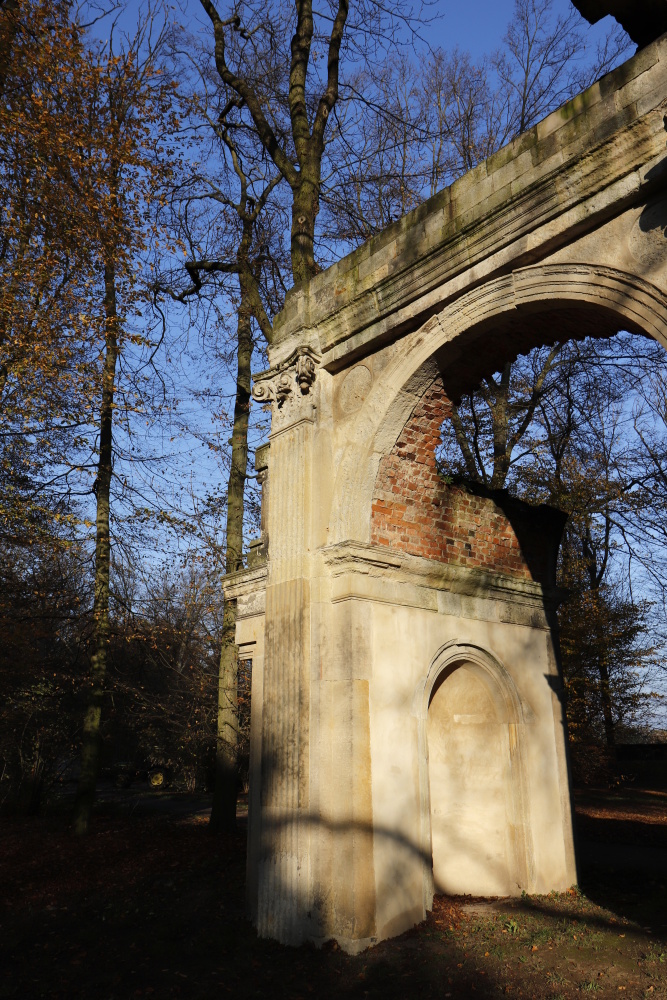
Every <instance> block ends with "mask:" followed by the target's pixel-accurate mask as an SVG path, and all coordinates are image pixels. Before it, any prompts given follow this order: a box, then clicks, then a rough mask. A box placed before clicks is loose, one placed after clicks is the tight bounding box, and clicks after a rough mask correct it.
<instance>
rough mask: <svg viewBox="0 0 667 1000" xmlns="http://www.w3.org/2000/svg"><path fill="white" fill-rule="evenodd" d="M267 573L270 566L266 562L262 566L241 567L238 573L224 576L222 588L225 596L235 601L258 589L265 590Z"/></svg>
mask: <svg viewBox="0 0 667 1000" xmlns="http://www.w3.org/2000/svg"><path fill="white" fill-rule="evenodd" d="M267 573H268V568H267V565H266V563H264V564H263V565H262V566H253V567H251V568H250V569H240V570H238V572H236V573H230V574H229V576H225V577H223V579H222V590H223V593H224V595H225V598H226V599H227V600H230V601H235V600H238V598H239V597H247V596H248V595H249V594H254V593H255V592H256V591H258V590H264V589H265V587H266V577H267Z"/></svg>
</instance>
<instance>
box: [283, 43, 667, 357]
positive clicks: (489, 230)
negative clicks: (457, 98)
mask: <svg viewBox="0 0 667 1000" xmlns="http://www.w3.org/2000/svg"><path fill="white" fill-rule="evenodd" d="M666 63H667V36H664V37H663V38H662V39H659V40H658V41H657V42H654V43H652V44H651V45H650V46H648V47H647V48H646V49H644V50H642V51H641V52H640V53H638V54H637V55H636V56H635V57H633V58H632V59H630V60H628V62H626V63H625V64H624V65H623V66H621V67H619V68H618V69H617V70H615V71H614V72H612V73H611V74H608V76H606V77H604V78H603V79H602V80H600V81H598V82H597V83H595V84H593V86H592V87H590V88H589V89H588V90H587V91H585V92H584V93H583V94H580V95H578V96H577V97H576V98H574V99H573V100H572V101H570V102H568V104H566V105H564V106H563V107H562V108H560V109H558V110H557V111H555V112H553V113H552V114H551V115H549V116H548V117H547V118H546V119H545V120H544V121H543V122H541V123H539V125H536V126H535V127H534V128H533V129H531V130H530V131H529V132H527V133H525V134H524V135H522V136H519V137H518V138H517V139H515V140H514V141H513V142H512V143H510V144H509V145H508V146H506V147H504V148H503V149H501V150H499V151H498V152H497V153H495V154H494V155H493V156H491V157H490V158H489V159H488V160H487V161H485V162H484V163H481V164H479V165H478V166H477V167H476V168H475V169H474V170H473V171H471V172H470V173H469V174H466V175H465V176H464V177H462V178H460V179H459V180H458V181H456V182H455V183H454V184H452V185H451V186H450V187H449V188H446V189H445V190H443V191H441V192H440V193H439V194H437V195H435V196H434V197H433V198H431V199H430V200H429V201H427V202H425V203H424V205H421V206H419V207H418V208H417V209H415V210H414V211H413V212H411V213H409V214H408V215H406V216H405V217H404V218H402V219H401V220H399V221H398V222H397V223H394V224H393V225H392V226H390V227H389V229H388V230H386V231H385V232H384V233H382V234H380V235H379V236H377V237H375V238H373V239H372V240H370V241H369V242H368V243H367V244H366V245H365V246H364V247H361V248H360V249H359V250H357V251H355V252H354V253H352V254H350V255H349V256H348V257H346V258H344V259H343V260H341V261H340V262H338V263H337V264H335V265H333V267H331V268H329V269H328V270H327V271H325V272H323V273H322V274H321V275H318V276H316V277H315V278H314V279H312V281H311V282H310V283H309V285H306V286H300V287H298V288H295V289H293V290H292V291H291V292H290V293H289V295H288V299H287V302H286V306H285V309H284V310H283V312H282V313H281V314H280V316H279V317H277V319H276V335H277V343H276V347H275V348H274V350H273V351H272V360H275V359H279V358H280V357H282V354H283V353H284V352H285V351H288V352H289V350H291V349H292V348H293V343H294V341H295V339H299V336H301V337H303V335H304V333H305V335H306V337H307V338H310V339H313V340H316V339H317V338H318V337H319V343H318V345H317V346H318V349H321V350H323V351H327V352H328V355H327V358H326V360H325V363H327V362H329V364H328V365H327V366H328V367H331V366H333V367H332V370H334V369H335V368H336V367H338V366H342V365H343V364H344V363H345V356H346V354H347V352H346V347H347V346H348V345H350V340H351V339H355V340H356V342H357V346H358V344H359V339H362V338H360V332H361V331H364V330H367V333H368V336H367V337H363V340H364V341H366V340H372V339H373V338H374V336H376V335H380V336H383V335H387V333H388V332H389V331H388V330H387V329H385V327H386V323H387V320H386V318H385V317H387V316H388V315H389V314H390V313H392V312H394V313H396V312H397V311H399V310H400V309H401V308H404V309H406V312H408V313H409V317H408V321H414V319H415V314H416V313H419V311H420V307H419V306H418V304H417V300H419V303H421V302H422V301H423V299H424V296H425V293H427V292H428V291H429V290H431V289H432V288H434V287H436V286H437V285H442V284H443V283H445V282H447V281H451V280H452V279H453V278H455V277H456V276H457V275H459V274H462V273H463V272H465V271H466V270H467V269H469V268H471V267H472V266H473V265H474V264H475V263H476V262H477V261H481V260H483V259H484V258H485V256H486V255H488V253H489V250H490V248H494V251H496V252H497V250H498V249H500V248H501V247H502V246H508V245H509V244H511V243H512V242H514V241H517V240H520V239H521V238H523V239H524V240H525V234H526V233H528V232H531V231H533V230H535V229H536V228H538V227H539V226H541V225H544V224H545V223H546V222H548V221H549V220H550V219H553V218H556V217H558V216H561V215H563V214H564V213H565V212H566V211H567V210H568V208H571V207H573V206H574V205H576V204H581V203H582V202H584V201H590V199H591V198H592V197H593V196H595V195H597V196H598V201H597V203H596V204H595V206H594V211H588V210H587V211H586V213H585V222H586V225H587V227H588V228H590V227H592V226H593V225H595V224H596V223H597V221H599V215H600V213H604V211H605V205H604V204H603V199H602V201H601V200H600V198H599V194H600V192H601V191H603V190H604V188H605V187H608V186H609V185H610V184H612V183H614V182H615V181H617V180H618V179H619V178H621V177H622V176H628V175H631V174H633V173H634V172H636V171H637V170H638V169H640V168H641V167H642V165H643V164H644V163H645V162H646V161H648V160H649V159H651V158H652V157H654V156H655V155H658V153H660V152H664V142H663V141H661V140H663V139H664V131H663V126H662V113H661V112H658V109H659V108H660V107H661V106H662V104H663V103H664V102H665V94H667V80H666V79H665V78H666V76H667V66H666ZM640 77H645V79H643V80H642V81H641V88H640V90H641V95H643V96H642V97H641V102H642V109H641V111H642V113H641V114H640V113H639V107H638V105H637V103H636V102H637V100H638V97H639V96H641V95H639V94H638V87H637V81H638V79H639V78H640ZM647 95H650V100H647ZM658 132H660V135H659V136H658V134H657V133H658ZM658 146H659V148H658ZM575 175H576V176H575ZM642 180H643V179H642ZM638 188H639V184H635V185H634V193H635V194H636V192H637V190H638ZM490 208H492V211H491V212H489V209H490ZM596 214H597V215H598V218H597V219H596V217H595V216H596ZM505 256H506V257H508V255H507V254H506V255H505ZM513 257H516V254H514V255H512V254H509V258H510V259H506V260H505V261H504V264H503V266H504V267H507V266H511V265H512V264H513V260H512V258H513ZM524 263H527V261H525V262H524ZM479 277H480V278H483V277H486V275H484V276H482V275H480V276H479ZM452 293H453V294H454V295H456V294H457V290H456V289H452ZM410 303H413V308H412V309H410V308H408V307H409V304H410ZM424 306H425V308H426V309H427V310H428V308H430V307H429V306H427V305H426V303H424ZM424 318H426V317H425V316H424ZM391 325H392V328H393V326H394V324H393V323H392V324H391ZM397 332H400V330H399V331H397ZM336 345H338V348H337V347H336ZM334 355H335V357H334Z"/></svg>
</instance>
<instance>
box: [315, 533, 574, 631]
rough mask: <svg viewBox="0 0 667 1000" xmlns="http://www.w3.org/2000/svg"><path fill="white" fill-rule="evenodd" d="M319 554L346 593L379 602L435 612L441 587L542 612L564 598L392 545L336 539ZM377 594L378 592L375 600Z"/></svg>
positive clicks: (551, 591)
mask: <svg viewBox="0 0 667 1000" xmlns="http://www.w3.org/2000/svg"><path fill="white" fill-rule="evenodd" d="M320 554H321V556H322V558H323V561H324V563H325V565H326V566H328V567H329V568H330V569H331V573H332V576H333V577H334V579H336V578H339V577H346V578H347V581H348V582H347V587H348V591H349V594H348V596H349V597H353V596H357V597H359V598H360V599H363V600H373V599H377V600H379V601H380V602H381V603H384V602H386V601H389V602H390V603H396V604H403V603H406V602H407V604H409V605H410V606H411V607H414V606H417V607H424V608H426V609H429V610H434V611H435V610H438V609H439V608H438V601H437V600H436V601H435V603H434V596H435V595H433V591H438V592H443V593H446V594H447V595H458V596H459V597H464V598H465V597H470V598H475V599H479V600H483V601H502V602H506V603H508V602H509V603H512V604H516V605H524V606H525V607H526V608H529V609H531V610H541V611H542V612H544V610H545V608H552V607H555V606H556V605H557V604H558V602H559V601H560V599H561V598H562V592H561V591H559V590H557V589H549V588H546V587H543V586H542V585H541V584H539V583H535V582H534V581H531V580H521V579H518V578H516V577H512V576H507V575H505V574H501V573H489V572H487V571H485V570H480V569H472V568H468V567H465V566H454V565H452V564H449V563H438V562H434V561H433V560H431V559H425V558H423V557H422V556H414V555H409V554H407V553H405V552H400V551H398V550H396V549H391V548H389V547H388V546H379V545H366V544H363V543H361V542H338V543H337V544H335V545H330V546H326V547H325V548H323V549H320ZM353 577H356V578H357V579H359V578H366V581H367V582H363V583H361V582H359V583H354V584H352V583H351V582H350V581H351V579H352V578H353ZM371 581H373V582H371ZM403 587H407V588H411V592H410V595H409V597H408V596H407V592H406V595H404V596H405V597H406V600H405V601H404V600H402V599H401V596H400V591H401V588H403ZM385 588H386V593H385ZM373 594H376V595H377V596H376V598H374V597H373V596H372V595H373ZM344 599H346V598H345V584H342V585H341V586H339V587H338V588H336V596H334V597H333V600H334V601H340V600H344ZM440 603H442V602H440ZM466 617H467V615H466ZM473 617H474V615H473ZM494 617H495V616H494Z"/></svg>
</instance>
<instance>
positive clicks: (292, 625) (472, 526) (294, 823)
mask: <svg viewBox="0 0 667 1000" xmlns="http://www.w3.org/2000/svg"><path fill="white" fill-rule="evenodd" d="M666 114H667V38H666V37H663V38H662V39H659V40H658V41H657V42H654V43H652V44H650V45H648V46H647V47H646V48H644V49H643V50H642V51H641V52H639V53H638V54H637V55H636V56H635V57H634V58H633V59H631V60H629V61H628V62H627V63H625V64H624V65H623V66H621V67H620V68H619V69H618V70H616V71H615V72H613V73H611V74H609V75H608V76H606V77H604V78H603V79H602V80H600V81H599V82H598V83H596V84H595V85H594V86H593V87H591V88H590V89H589V90H587V91H586V92H585V93H583V94H581V95H579V97H577V98H575V99H574V100H573V101H571V102H570V103H569V104H568V105H566V106H565V107H563V108H561V109H560V110H559V111H556V112H555V113H554V114H552V115H550V116H549V117H548V118H546V119H545V120H544V121H543V122H541V123H540V124H539V125H537V126H536V127H535V128H533V129H532V130H531V131H530V132H528V133H527V134H525V135H522V136H521V137H519V138H518V139H517V140H515V141H514V142H513V143H512V144H511V145H510V146H508V147H506V148H505V149H503V150H501V151H500V152H499V153H497V154H495V155H494V156H492V157H491V158H490V159H489V160H487V161H486V162H485V163H482V164H480V165H479V166H478V167H477V168H475V170H473V171H471V172H470V173H469V174H467V175H466V176H465V177H463V178H461V179H460V180H459V181H457V182H456V183H455V184H453V185H452V186H451V187H450V188H448V189H446V190H445V191H443V192H441V193H440V194H438V195H436V196H435V197H434V198H432V199H431V200H430V201H428V202H427V203H426V204H424V205H423V206H421V207H420V208H419V209H417V210H416V211H414V212H412V213H410V215H408V216H406V217H405V218H404V219H401V220H400V221H399V222H397V223H396V224H395V225H393V226H390V227H389V229H387V230H386V231H385V232H384V233H382V234H381V235H380V236H378V237H377V238H376V239H373V240H371V241H370V242H369V243H368V244H367V245H366V246H364V247H362V248H361V249H360V250H359V251H357V252H356V253H354V254H351V255H350V256H349V257H347V258H345V259H344V260H342V261H340V262H339V263H338V264H337V265H335V266H334V267H332V268H330V269H329V270H328V271H326V272H324V273H322V274H320V275H318V276H317V277H316V278H314V279H313V280H312V281H311V282H310V283H309V284H308V285H307V286H306V287H301V288H298V289H295V290H294V291H292V292H291V293H290V294H289V295H288V298H287V302H286V306H285V309H284V311H283V313H282V314H281V316H280V317H279V318H278V320H277V322H276V334H277V341H276V344H275V345H274V346H273V347H272V349H271V351H270V362H271V368H270V369H269V371H267V372H264V373H262V374H261V375H258V376H257V379H256V385H255V391H254V392H255V398H256V399H257V400H259V401H260V402H261V401H263V402H264V403H265V404H267V405H270V406H271V409H272V426H271V434H270V448H269V453H268V459H267V457H266V453H264V454H263V455H261V456H260V461H261V464H262V468H263V470H264V471H263V472H262V475H263V476H264V477H266V476H267V475H268V479H266V478H265V483H266V484H267V485H268V491H269V496H270V499H269V502H268V508H267V510H266V512H265V522H264V527H263V534H264V537H263V542H262V545H261V546H258V547H257V555H258V559H257V560H256V562H255V565H253V566H251V567H250V568H249V569H248V570H245V571H243V572H241V573H239V574H236V575H235V576H233V577H231V578H229V579H228V580H227V581H226V584H225V592H226V594H227V596H228V597H230V598H232V599H236V600H237V607H238V623H237V640H238V642H239V644H240V645H241V647H242V653H243V655H244V656H252V657H253V692H252V720H251V730H252V732H251V804H250V829H249V854H248V901H249V909H250V912H251V915H252V917H253V919H254V921H255V923H256V925H257V927H258V930H259V932H260V934H262V935H266V936H271V937H275V938H277V939H278V940H280V941H283V942H287V943H299V942H301V941H303V940H306V939H310V940H314V941H316V942H317V941H323V940H325V939H327V938H330V937H335V938H337V940H338V941H339V942H340V943H341V945H342V946H343V947H345V948H347V949H348V950H351V951H354V950H358V949H360V948H362V947H364V946H366V945H367V944H369V943H372V942H374V941H376V940H380V939H381V938H383V937H388V936H390V935H392V934H397V933H400V932H401V931H403V930H405V929H406V928H407V927H409V926H411V924H413V923H414V922H415V921H418V920H420V919H422V918H423V916H424V914H425V911H426V909H427V908H428V907H429V906H430V904H431V900H432V894H433V891H434V887H435V888H436V889H438V888H443V889H448V888H449V889H452V888H454V889H457V890H458V891H462V890H463V889H464V888H465V886H466V885H469V886H470V890H471V891H480V892H485V891H489V892H491V891H503V892H505V891H507V892H519V891H521V890H523V889H525V890H526V891H528V892H545V891H548V890H550V889H562V888H565V887H566V886H568V885H570V884H571V883H572V882H574V881H575V879H576V872H575V862H574V855H573V848H572V829H571V814H570V800H569V791H568V780H567V766H566V756H565V741H564V731H563V717H562V711H561V704H560V700H559V678H558V670H557V665H556V660H555V655H554V648H553V643H552V637H551V631H550V620H551V614H552V611H553V601H552V597H553V595H552V593H551V583H550V581H552V577H550V576H549V573H550V572H551V570H552V569H553V565H552V563H553V558H552V556H553V552H552V549H553V546H551V548H549V549H548V551H551V552H552V556H550V557H548V558H547V556H548V551H547V550H544V551H542V553H541V554H540V552H539V551H537V549H539V546H538V547H537V549H536V550H535V551H533V542H532V541H531V538H532V537H533V536H534V532H533V535H531V532H530V530H527V529H525V526H524V528H522V527H521V524H522V523H523V522H522V519H521V518H518V519H517V517H516V511H513V510H512V509H510V506H508V505H507V504H505V505H503V502H501V498H499V497H496V498H493V497H469V496H467V495H466V496H464V495H459V496H456V495H454V493H453V492H452V491H449V492H447V490H446V489H445V485H444V484H441V483H439V482H438V481H437V477H435V478H433V475H432V473H433V467H432V458H431V451H432V448H433V447H434V440H433V438H434V430H433V428H434V426H435V425H436V424H437V420H438V419H439V416H438V413H439V411H438V407H445V406H446V398H447V397H449V398H450V399H451V398H453V397H455V396H456V395H457V393H460V392H462V391H464V390H465V389H467V388H470V387H472V386H473V385H474V384H476V382H477V381H478V380H479V378H480V377H481V376H482V375H484V374H488V373H489V372H493V371H494V370H496V369H497V368H498V367H499V366H500V365H501V364H502V363H503V362H504V361H506V360H508V359H510V358H512V357H514V356H515V355H516V354H517V352H519V351H523V350H528V349H530V348H531V347H533V346H535V345H536V344H538V343H548V342H553V341H555V340H559V339H563V338H565V337H568V336H579V337H581V336H584V335H587V334H593V335H597V336H608V335H610V334H613V333H615V332H616V331H617V330H618V329H622V328H625V329H629V330H632V331H636V332H640V333H644V334H647V335H649V336H652V337H655V338H656V339H657V340H659V341H660V342H661V343H666V342H667V239H666V233H667V193H666V192H667V184H666V180H667V169H666V168H667V148H666V147H667V133H666V132H665V123H664V118H665V115H666ZM420 408H421V409H420ZM264 466H266V468H264ZM544 517H545V518H547V521H548V518H549V515H548V514H547V513H546V512H545V513H544ZM545 523H546V522H545ZM556 527H557V526H556ZM531 530H532V529H531ZM554 530H555V529H554ZM526 531H527V533H526ZM470 532H472V534H470ZM522 532H523V534H522ZM439 533H440V534H439ZM443 533H445V534H444V541H443ZM550 559H551V562H550ZM550 566H551V570H550ZM481 734H488V739H486V738H483V736H482V735H481ZM489 754H491V755H492V760H493V767H491V766H490V764H489V760H490V759H491V758H490V757H489ZM499 789H500V792H499ZM484 814H486V815H487V816H488V817H491V819H489V820H488V822H486V821H485V820H484ZM485 823H486V825H485ZM459 876H460V878H459ZM434 879H435V886H434ZM457 879H459V881H458V882H457ZM461 879H462V880H463V881H461Z"/></svg>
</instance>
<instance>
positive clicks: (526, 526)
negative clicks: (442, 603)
mask: <svg viewBox="0 0 667 1000" xmlns="http://www.w3.org/2000/svg"><path fill="white" fill-rule="evenodd" d="M448 415H449V401H448V399H447V397H446V396H445V393H444V390H443V387H442V383H441V382H440V380H439V379H438V380H437V381H436V382H434V384H433V385H432V386H431V388H430V389H429V390H428V391H427V392H426V394H425V395H424V396H423V398H422V400H421V402H420V403H419V404H418V405H417V407H416V409H415V410H414V411H413V413H412V416H411V417H410V418H409V420H408V421H407V423H406V424H405V427H404V428H403V430H402V431H401V433H400V435H399V437H398V440H397V441H396V444H395V445H394V447H393V449H392V451H391V452H390V453H389V454H388V455H385V456H384V458H383V459H382V460H381V462H380V467H379V469H378V474H377V479H376V481H375V491H374V494H373V508H372V516H371V541H372V542H373V543H374V544H375V545H387V546H390V547H391V548H394V549H399V550H401V551H403V552H409V553H411V554H412V555H417V556H424V557H425V558H426V559H434V560H436V561H438V562H444V563H454V564H455V565H457V566H469V567H476V568H479V569H484V570H490V571H493V572H496V573H504V574H509V575H511V576H518V577H521V578H523V579H539V580H541V581H543V582H551V581H552V578H553V571H554V569H555V549H554V546H553V544H552V543H553V534H554V532H553V528H554V524H553V523H552V522H553V517H552V514H553V513H554V512H549V513H546V511H548V508H537V509H536V510H532V509H530V508H528V507H527V506H526V505H523V504H520V503H519V504H518V503H516V502H510V506H509V507H507V508H506V509H508V510H509V512H510V517H511V519H512V523H510V518H509V517H508V516H507V514H506V513H505V512H504V511H503V510H502V509H501V508H500V507H499V506H498V504H497V503H496V502H495V501H494V500H493V499H490V498H488V497H484V496H476V495H473V494H471V493H470V492H469V491H468V490H466V489H465V488H464V487H462V486H448V485H447V484H446V483H444V482H443V480H442V479H441V477H440V476H439V475H438V472H437V468H436V463H435V450H436V447H437V446H438V444H439V443H440V428H441V427H442V424H443V421H444V420H445V419H446V418H447V416H448ZM540 511H541V513H540ZM556 520H557V518H556ZM513 524H514V527H513ZM561 526H562V525H561ZM515 528H516V530H515ZM517 532H518V534H519V536H520V537H521V543H520V542H519V538H518V537H517ZM558 536H560V531H558ZM556 545H557V542H556Z"/></svg>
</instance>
